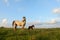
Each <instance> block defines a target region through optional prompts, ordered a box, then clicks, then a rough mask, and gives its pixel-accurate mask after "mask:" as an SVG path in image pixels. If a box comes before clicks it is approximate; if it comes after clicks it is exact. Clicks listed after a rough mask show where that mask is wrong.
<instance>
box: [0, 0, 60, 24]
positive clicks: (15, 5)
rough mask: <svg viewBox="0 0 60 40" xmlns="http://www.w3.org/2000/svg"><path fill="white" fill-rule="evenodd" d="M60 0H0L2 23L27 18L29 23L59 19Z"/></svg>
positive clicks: (0, 21) (0, 19) (0, 20)
mask: <svg viewBox="0 0 60 40" xmlns="http://www.w3.org/2000/svg"><path fill="white" fill-rule="evenodd" d="M59 15H60V0H0V25H1V23H2V22H3V21H4V22H5V21H6V22H7V23H12V21H13V20H22V17H23V16H25V17H26V18H27V23H30V22H31V23H32V22H33V23H39V22H40V23H42V22H43V23H47V22H48V23H49V22H56V21H59V20H60V19H59V18H60V17H59Z"/></svg>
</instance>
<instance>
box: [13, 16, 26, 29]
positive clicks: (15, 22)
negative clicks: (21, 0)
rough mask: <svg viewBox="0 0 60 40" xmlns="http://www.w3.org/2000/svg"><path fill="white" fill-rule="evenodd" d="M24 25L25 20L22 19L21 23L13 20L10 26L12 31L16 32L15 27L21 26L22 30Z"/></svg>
mask: <svg viewBox="0 0 60 40" xmlns="http://www.w3.org/2000/svg"><path fill="white" fill-rule="evenodd" d="M25 25H26V18H25V17H23V20H22V21H19V20H14V21H13V22H12V26H14V30H16V27H17V26H21V27H22V29H24V27H25Z"/></svg>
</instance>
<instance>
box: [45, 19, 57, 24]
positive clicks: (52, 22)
mask: <svg viewBox="0 0 60 40" xmlns="http://www.w3.org/2000/svg"><path fill="white" fill-rule="evenodd" d="M46 23H48V24H55V23H56V19H52V20H50V21H48V22H46Z"/></svg>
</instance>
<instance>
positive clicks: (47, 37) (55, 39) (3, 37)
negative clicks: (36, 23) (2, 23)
mask: <svg viewBox="0 0 60 40" xmlns="http://www.w3.org/2000/svg"><path fill="white" fill-rule="evenodd" d="M0 40H60V28H50V29H34V30H28V29H24V30H22V29H17V31H14V30H13V29H12V28H0Z"/></svg>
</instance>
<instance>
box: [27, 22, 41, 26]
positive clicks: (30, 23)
mask: <svg viewBox="0 0 60 40" xmlns="http://www.w3.org/2000/svg"><path fill="white" fill-rule="evenodd" d="M40 23H41V22H40V21H33V22H28V23H27V24H28V25H39V24H40Z"/></svg>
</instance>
